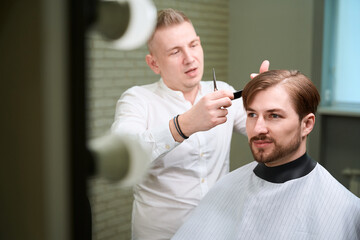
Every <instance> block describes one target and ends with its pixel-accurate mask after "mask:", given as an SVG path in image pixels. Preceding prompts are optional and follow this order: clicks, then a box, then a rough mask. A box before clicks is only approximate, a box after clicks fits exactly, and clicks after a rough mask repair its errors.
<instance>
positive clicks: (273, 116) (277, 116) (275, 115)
mask: <svg viewBox="0 0 360 240" xmlns="http://www.w3.org/2000/svg"><path fill="white" fill-rule="evenodd" d="M270 117H271V118H280V116H279V115H277V114H275V113H273V114H271V115H270Z"/></svg>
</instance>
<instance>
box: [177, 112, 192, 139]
mask: <svg viewBox="0 0 360 240" xmlns="http://www.w3.org/2000/svg"><path fill="white" fill-rule="evenodd" d="M178 117H179V114H178V115H177V116H176V117H174V119H173V121H174V125H175V128H176V131H177V132H178V133H179V135H180V136H181V137H182V138H184V139H188V138H189V137H187V136H185V134H184V133H183V132H182V131H181V128H180V125H179V120H178Z"/></svg>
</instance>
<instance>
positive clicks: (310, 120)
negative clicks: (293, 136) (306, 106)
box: [301, 113, 315, 137]
mask: <svg viewBox="0 0 360 240" xmlns="http://www.w3.org/2000/svg"><path fill="white" fill-rule="evenodd" d="M314 126H315V114H313V113H309V114H308V115H306V116H305V117H304V118H303V119H302V120H301V134H302V135H301V136H302V137H306V136H307V135H309V133H310V132H311V131H312V130H313V128H314Z"/></svg>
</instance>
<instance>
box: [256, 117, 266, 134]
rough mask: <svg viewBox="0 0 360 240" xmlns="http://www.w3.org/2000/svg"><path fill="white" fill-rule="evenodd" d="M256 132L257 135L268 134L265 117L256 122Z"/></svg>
mask: <svg viewBox="0 0 360 240" xmlns="http://www.w3.org/2000/svg"><path fill="white" fill-rule="evenodd" d="M254 130H255V132H256V133H257V134H262V133H267V132H268V129H267V126H266V122H265V119H264V118H263V117H259V118H258V119H257V120H256V123H255V129H254Z"/></svg>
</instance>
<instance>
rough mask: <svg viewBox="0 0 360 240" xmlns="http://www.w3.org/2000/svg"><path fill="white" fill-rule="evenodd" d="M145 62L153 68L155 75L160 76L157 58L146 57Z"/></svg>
mask: <svg viewBox="0 0 360 240" xmlns="http://www.w3.org/2000/svg"><path fill="white" fill-rule="evenodd" d="M145 60H146V63H147V65H148V66H149V67H150V68H151V70H153V72H154V73H155V74H160V68H159V65H158V64H157V61H156V58H155V57H154V56H153V55H151V54H148V55H146V57H145Z"/></svg>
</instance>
